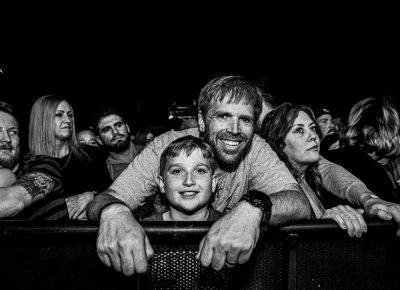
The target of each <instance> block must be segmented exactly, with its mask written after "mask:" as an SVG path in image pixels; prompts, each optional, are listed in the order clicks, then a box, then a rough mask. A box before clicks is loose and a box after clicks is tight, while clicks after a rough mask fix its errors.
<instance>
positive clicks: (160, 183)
mask: <svg viewBox="0 0 400 290" xmlns="http://www.w3.org/2000/svg"><path fill="white" fill-rule="evenodd" d="M157 184H158V187H159V188H160V191H161V193H165V186H164V178H163V177H162V176H160V175H159V176H157Z"/></svg>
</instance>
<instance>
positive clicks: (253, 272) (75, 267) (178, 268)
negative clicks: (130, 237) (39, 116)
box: [0, 220, 400, 289]
mask: <svg viewBox="0 0 400 290" xmlns="http://www.w3.org/2000/svg"><path fill="white" fill-rule="evenodd" d="M142 225H143V227H144V229H145V231H146V233H147V235H148V236H149V239H150V242H151V244H152V246H153V248H154V251H155V256H154V258H153V259H151V260H150V262H149V269H148V273H147V274H146V275H133V276H132V277H125V276H124V275H123V274H122V273H119V272H116V271H114V270H113V269H111V268H108V267H106V266H104V265H103V264H102V263H101V262H100V260H99V258H98V256H97V253H96V246H95V245H96V235H97V230H98V228H97V224H93V223H87V222H70V223H68V224H66V223H64V224H61V223H59V222H58V223H55V222H40V223H38V222H23V221H11V220H7V221H5V220H3V221H0V254H1V256H0V257H1V263H0V265H1V266H0V273H1V274H0V275H1V278H2V279H1V283H2V285H4V286H3V287H2V288H3V289H400V239H399V238H397V237H396V234H395V233H396V230H397V229H398V225H396V224H395V223H393V222H384V221H381V220H367V225H368V233H366V234H364V235H363V237H362V238H350V237H348V236H347V234H346V233H345V232H344V231H342V230H340V229H339V228H338V226H337V225H336V224H335V223H334V222H333V221H331V220H312V221H310V220H308V221H300V222H298V223H296V224H293V225H288V226H284V227H268V229H265V228H263V229H262V232H261V236H260V240H259V242H258V244H257V247H256V249H255V250H254V252H253V254H252V257H251V259H250V261H249V262H247V263H245V264H243V265H237V266H236V267H235V268H233V269H227V268H224V269H223V270H221V271H214V270H212V269H211V268H205V267H203V266H201V265H200V263H199V262H198V261H197V260H195V259H194V256H195V255H196V253H197V249H198V244H199V242H200V240H201V238H202V237H203V236H204V235H205V234H206V233H207V231H208V229H209V227H210V226H211V222H190V223H184V222H142ZM5 285H7V286H5Z"/></svg>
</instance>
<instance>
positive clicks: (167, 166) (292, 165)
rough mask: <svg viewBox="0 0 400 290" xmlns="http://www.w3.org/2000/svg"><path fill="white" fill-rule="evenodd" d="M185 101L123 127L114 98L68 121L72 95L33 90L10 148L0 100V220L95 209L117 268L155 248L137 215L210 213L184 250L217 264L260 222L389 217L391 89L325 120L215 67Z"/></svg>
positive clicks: (239, 256) (398, 214) (142, 264)
mask: <svg viewBox="0 0 400 290" xmlns="http://www.w3.org/2000/svg"><path fill="white" fill-rule="evenodd" d="M197 103H198V116H197V119H194V120H195V121H196V122H197V126H195V125H193V124H192V123H193V122H191V123H190V124H189V123H188V124H187V125H185V126H184V127H182V128H181V130H175V129H174V130H170V131H167V132H165V133H163V134H160V135H158V136H155V134H154V133H153V132H151V131H150V130H148V128H141V130H138V131H137V133H136V134H133V132H131V130H130V127H129V125H128V124H127V122H126V119H125V117H124V116H123V114H121V112H118V111H116V110H115V109H113V108H105V109H103V110H101V111H99V112H95V113H94V114H93V124H92V126H90V128H86V129H84V130H82V131H80V132H76V129H75V128H76V124H75V122H74V111H73V108H72V104H71V103H70V102H69V101H68V100H67V99H65V98H61V97H58V96H55V95H46V96H42V97H40V98H38V99H37V100H36V102H35V103H34V105H33V106H32V109H31V114H30V120H29V132H28V133H29V134H28V147H29V152H28V153H27V154H21V150H20V148H21V144H20V140H21V138H20V135H19V134H20V133H19V125H18V120H17V117H16V114H15V111H14V109H13V106H12V104H7V103H4V102H0V218H3V219H26V220H74V219H78V220H90V221H97V222H98V223H99V232H98V237H97V244H96V245H97V252H98V255H99V258H100V260H101V261H102V262H103V263H104V264H105V265H107V266H110V267H113V268H114V269H115V270H117V271H121V272H123V273H124V274H125V275H132V274H133V273H143V272H146V270H147V262H148V260H149V259H150V258H151V257H152V256H153V255H154V251H153V249H152V246H151V244H150V242H149V239H148V238H147V236H146V233H145V231H144V230H143V227H142V223H145V222H147V221H160V222H162V221H171V220H174V221H187V220H191V221H213V224H212V226H211V228H210V230H209V231H208V233H207V234H206V236H205V237H204V238H203V239H202V240H201V242H200V245H199V250H198V252H197V256H196V258H197V259H198V260H199V261H200V262H201V264H202V265H203V266H212V268H214V269H216V270H220V269H221V268H223V267H224V266H226V267H229V268H230V267H234V266H235V265H236V264H237V263H239V264H242V263H245V262H246V261H248V260H249V258H250V256H251V254H252V251H253V249H254V248H255V246H256V244H257V241H258V238H259V234H260V224H261V223H265V224H268V225H278V226H279V225H284V224H287V223H290V222H295V221H297V220H302V219H312V218H316V219H320V218H326V219H332V220H334V221H336V222H337V223H338V225H339V227H340V228H342V229H343V230H346V231H347V233H348V235H349V236H352V237H353V236H355V237H360V236H361V235H362V234H363V233H366V232H367V224H366V222H365V219H364V218H365V217H366V216H368V217H378V218H381V219H383V220H394V221H395V222H397V223H399V224H400V204H399V202H400V157H399V156H400V106H399V104H398V102H397V100H396V99H395V98H393V97H391V96H382V97H381V96H377V97H376V98H365V99H363V100H360V101H359V102H357V103H356V104H354V106H353V107H352V109H351V111H350V114H349V116H348V117H347V118H342V119H341V120H340V122H337V121H336V122H334V121H333V118H332V114H331V112H330V110H329V109H327V108H315V109H314V110H313V109H312V108H311V107H310V106H307V104H294V103H280V102H279V100H276V99H275V98H274V97H273V96H272V95H270V94H268V93H266V92H263V91H262V89H261V88H260V87H259V86H258V85H257V84H256V83H255V82H253V81H251V80H249V79H247V78H245V77H243V76H221V77H217V78H215V79H212V80H211V81H210V82H208V83H207V84H205V86H204V87H203V88H202V90H201V91H200V94H199V98H198V102H197ZM191 121H193V120H191ZM21 155H24V156H21ZM398 234H399V236H400V230H399V231H398Z"/></svg>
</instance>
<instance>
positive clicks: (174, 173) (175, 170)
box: [171, 169, 182, 175]
mask: <svg viewBox="0 0 400 290" xmlns="http://www.w3.org/2000/svg"><path fill="white" fill-rule="evenodd" d="M181 172H182V170H180V169H173V170H171V174H173V175H178V174H180V173H181Z"/></svg>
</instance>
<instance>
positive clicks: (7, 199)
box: [0, 101, 62, 218]
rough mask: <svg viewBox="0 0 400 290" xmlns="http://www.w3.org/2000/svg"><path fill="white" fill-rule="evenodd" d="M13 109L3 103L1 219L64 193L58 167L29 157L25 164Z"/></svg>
mask: <svg viewBox="0 0 400 290" xmlns="http://www.w3.org/2000/svg"><path fill="white" fill-rule="evenodd" d="M19 155H20V137H19V126H18V121H17V118H16V117H15V111H14V108H13V107H12V106H11V105H9V104H7V103H5V102H1V101H0V180H1V181H0V182H1V185H0V187H1V188H0V218H4V217H11V216H16V215H17V214H18V213H20V212H24V211H23V210H24V209H27V208H28V207H29V206H30V205H32V204H33V203H35V202H37V201H39V200H41V199H42V198H44V197H45V196H47V195H48V194H50V193H56V194H57V193H59V192H61V191H62V186H61V174H60V168H59V165H58V163H57V162H56V161H55V160H53V159H52V158H50V157H47V156H35V157H32V156H30V155H29V154H27V155H26V156H25V157H24V158H23V160H22V161H20V159H19Z"/></svg>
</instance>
